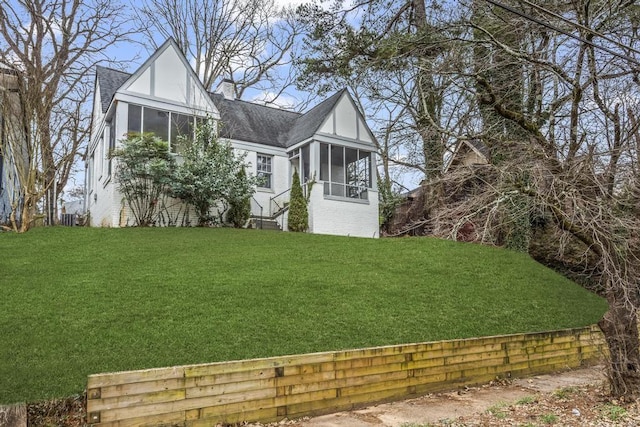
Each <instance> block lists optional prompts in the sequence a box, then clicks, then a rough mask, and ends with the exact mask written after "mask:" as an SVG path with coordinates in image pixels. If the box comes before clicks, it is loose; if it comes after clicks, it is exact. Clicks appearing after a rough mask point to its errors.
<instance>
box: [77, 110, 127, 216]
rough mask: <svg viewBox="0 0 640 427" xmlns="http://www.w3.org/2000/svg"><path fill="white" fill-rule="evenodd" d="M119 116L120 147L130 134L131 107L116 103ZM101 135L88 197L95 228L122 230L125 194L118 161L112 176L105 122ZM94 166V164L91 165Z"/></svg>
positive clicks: (115, 114) (94, 153) (117, 122)
mask: <svg viewBox="0 0 640 427" xmlns="http://www.w3.org/2000/svg"><path fill="white" fill-rule="evenodd" d="M114 107H115V113H114V115H113V116H112V120H113V119H115V120H116V129H115V134H116V147H117V146H118V145H119V143H118V141H119V140H121V139H122V138H123V136H124V135H125V134H126V133H127V114H128V112H129V107H128V105H127V104H126V103H124V102H116V103H115V104H114ZM99 132H100V133H99V134H96V136H95V140H96V145H95V147H94V149H93V156H94V159H93V161H94V164H93V174H92V176H90V177H89V178H90V179H91V181H92V183H91V185H90V186H89V194H88V197H87V202H86V203H87V204H86V206H87V211H88V212H89V213H90V214H91V225H92V226H96V227H118V226H119V225H120V214H121V210H122V195H121V194H120V192H119V191H118V190H117V183H116V182H115V170H116V168H117V161H116V160H115V159H114V160H113V161H112V162H113V163H112V165H111V175H109V173H108V171H109V169H108V167H109V164H108V162H109V160H108V158H107V156H108V153H109V128H108V127H106V126H105V123H104V122H103V123H101V127H100V131H99ZM100 134H101V135H102V138H100ZM89 167H91V165H89Z"/></svg>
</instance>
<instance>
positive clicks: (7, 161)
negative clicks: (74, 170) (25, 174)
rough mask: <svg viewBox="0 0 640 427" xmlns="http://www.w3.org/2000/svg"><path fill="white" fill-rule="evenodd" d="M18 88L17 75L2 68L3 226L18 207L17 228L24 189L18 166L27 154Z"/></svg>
mask: <svg viewBox="0 0 640 427" xmlns="http://www.w3.org/2000/svg"><path fill="white" fill-rule="evenodd" d="M17 87H18V82H17V75H16V73H15V72H12V71H9V70H2V69H0V224H9V222H10V216H11V212H12V210H13V209H14V207H15V208H16V210H17V211H18V212H16V221H17V225H20V214H19V210H20V209H21V207H22V203H21V202H22V196H21V194H22V193H21V191H22V190H21V185H20V174H19V173H18V167H19V166H26V165H24V162H25V156H26V154H25V153H24V143H25V139H24V129H23V127H22V126H21V123H22V121H21V111H20V96H19V94H18V90H17ZM21 151H22V153H21ZM20 162H22V163H23V164H22V165H21V164H20Z"/></svg>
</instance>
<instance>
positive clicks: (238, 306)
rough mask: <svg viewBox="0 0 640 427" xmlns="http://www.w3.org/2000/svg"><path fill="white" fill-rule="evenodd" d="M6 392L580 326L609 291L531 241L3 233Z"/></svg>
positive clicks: (3, 399)
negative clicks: (103, 375) (579, 281)
mask: <svg viewBox="0 0 640 427" xmlns="http://www.w3.org/2000/svg"><path fill="white" fill-rule="evenodd" d="M0 253H1V254H2V255H1V257H0V281H1V289H2V293H1V296H0V340H1V342H0V403H13V402H19V401H36V400H41V399H46V398H51V397H63V396H67V395H72V394H74V393H79V392H81V391H82V390H83V389H84V387H85V384H86V377H87V375H89V374H92V373H100V372H111V371H119V370H131V369H142V368H152V367H162V366H172V365H180V364H191V363H206V362H215V361H223V360H236V359H246V358H255V357H266V356H275V355H284V354H297V353H307V352H316V351H325V350H338V349H347V348H358V347H366V346H378V345H388V344H398V343H409V342H421V341H431V340H442V339H453V338H465V337H473V336H485V335H496V334H509V333H519V332H533V331H545V330H553V329H561V328H571V327H580V326H585V325H589V324H592V323H594V322H596V321H597V320H598V319H599V318H600V316H601V315H602V314H603V313H604V311H605V309H606V305H605V303H604V301H603V300H602V299H600V298H599V297H596V296H595V295H593V294H591V293H589V292H587V291H585V290H584V289H582V288H580V287H579V286H578V285H576V284H574V283H572V282H570V281H568V280H565V279H564V278H562V277H561V276H559V275H558V274H556V273H554V272H552V271H551V270H549V269H546V268H544V267H542V266H541V265H539V264H537V263H535V262H534V261H532V260H531V259H529V258H528V257H527V256H526V255H523V254H519V253H514V252H510V251H505V250H501V249H497V248H490V247H483V246H480V245H474V244H462V243H455V242H450V241H443V240H436V239H429V238H422V239H419V238H404V239H379V240H373V239H357V238H347V237H333V236H318V235H307V234H294V233H277V232H268V231H260V230H233V229H185V228H180V229H176V228H166V229H135V228H130V229H90V228H74V229H69V228H41V229H34V230H32V231H29V232H28V233H26V234H24V235H16V234H10V233H2V234H0Z"/></svg>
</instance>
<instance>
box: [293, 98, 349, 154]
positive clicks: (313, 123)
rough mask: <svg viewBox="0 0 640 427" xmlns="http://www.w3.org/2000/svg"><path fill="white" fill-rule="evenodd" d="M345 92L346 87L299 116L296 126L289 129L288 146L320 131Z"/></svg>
mask: <svg viewBox="0 0 640 427" xmlns="http://www.w3.org/2000/svg"><path fill="white" fill-rule="evenodd" d="M344 92H346V89H342V90H341V91H339V92H336V93H335V94H333V95H332V96H330V97H329V98H327V99H325V100H324V101H322V102H321V103H320V104H318V105H316V106H315V107H313V108H312V109H311V110H309V111H307V112H306V113H304V114H303V115H301V116H300V117H298V119H297V120H296V123H295V126H294V127H292V128H291V130H290V131H289V138H288V141H287V147H290V146H292V145H294V144H296V143H298V142H301V141H304V140H305V139H308V138H311V137H312V136H313V134H315V133H316V132H317V131H318V128H320V126H321V125H322V122H324V119H326V117H327V116H328V115H329V113H330V112H331V110H333V108H334V107H335V105H336V103H337V102H338V100H339V99H340V96H342V94H343V93H344Z"/></svg>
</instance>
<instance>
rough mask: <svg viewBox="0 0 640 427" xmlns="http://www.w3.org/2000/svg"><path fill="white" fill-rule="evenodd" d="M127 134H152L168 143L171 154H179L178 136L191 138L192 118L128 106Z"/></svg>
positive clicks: (153, 109)
mask: <svg viewBox="0 0 640 427" xmlns="http://www.w3.org/2000/svg"><path fill="white" fill-rule="evenodd" d="M128 119H129V123H128V126H127V131H129V132H140V133H142V132H153V133H154V134H155V136H157V137H158V138H160V139H162V140H164V141H168V142H169V147H170V149H171V152H172V153H181V152H182V150H181V147H180V138H179V137H180V136H186V137H193V135H194V133H193V132H194V117H193V116H189V115H186V114H180V113H175V112H172V111H162V110H156V109H155V108H149V107H142V106H140V105H134V104H130V105H129V114H128Z"/></svg>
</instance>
